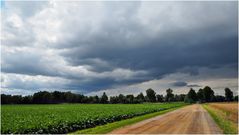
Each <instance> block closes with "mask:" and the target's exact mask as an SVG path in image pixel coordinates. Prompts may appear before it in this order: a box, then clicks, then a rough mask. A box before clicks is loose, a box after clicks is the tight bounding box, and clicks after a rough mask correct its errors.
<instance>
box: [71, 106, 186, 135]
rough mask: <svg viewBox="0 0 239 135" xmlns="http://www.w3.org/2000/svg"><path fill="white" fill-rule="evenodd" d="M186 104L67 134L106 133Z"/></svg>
mask: <svg viewBox="0 0 239 135" xmlns="http://www.w3.org/2000/svg"><path fill="white" fill-rule="evenodd" d="M186 105H187V104H185V105H182V106H178V107H174V108H171V109H167V110H163V111H159V112H154V113H150V114H145V115H142V116H137V117H134V118H130V119H126V120H121V121H117V122H113V123H108V124H105V125H101V126H96V127H93V128H88V129H83V130H78V131H76V132H73V133H69V134H106V133H109V132H111V131H113V130H114V129H117V128H121V127H124V126H127V125H131V124H134V123H137V122H140V121H143V120H145V119H149V118H152V117H155V116H158V115H162V114H165V113H167V112H171V111H173V110H176V109H178V108H181V107H184V106H186Z"/></svg>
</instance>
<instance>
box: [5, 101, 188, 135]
mask: <svg viewBox="0 0 239 135" xmlns="http://www.w3.org/2000/svg"><path fill="white" fill-rule="evenodd" d="M182 105H184V104H183V103H173V104H140V105H139V104H138V105H122V104H121V105H100V104H98V105H82V104H64V105H7V106H2V124H1V133H4V134H11V133H20V134H27V133H32V134H41V133H51V134H53V133H58V134H63V133H69V132H72V131H76V130H80V129H85V128H90V127H95V126H97V125H103V124H106V123H110V122H114V121H120V120H123V119H128V118H132V117H135V116H139V115H144V114H148V113H152V112H157V111H162V110H166V109H169V108H173V107H177V106H182Z"/></svg>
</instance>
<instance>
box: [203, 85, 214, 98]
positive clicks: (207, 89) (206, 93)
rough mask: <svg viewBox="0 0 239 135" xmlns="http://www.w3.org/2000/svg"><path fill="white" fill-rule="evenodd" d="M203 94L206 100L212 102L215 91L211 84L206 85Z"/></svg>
mask: <svg viewBox="0 0 239 135" xmlns="http://www.w3.org/2000/svg"><path fill="white" fill-rule="evenodd" d="M203 95H204V98H205V100H206V102H212V101H213V98H214V91H213V90H212V89H211V88H210V87H209V86H206V87H204V89H203Z"/></svg>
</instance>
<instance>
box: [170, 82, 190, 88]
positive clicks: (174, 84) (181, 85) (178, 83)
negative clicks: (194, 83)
mask: <svg viewBox="0 0 239 135" xmlns="http://www.w3.org/2000/svg"><path fill="white" fill-rule="evenodd" d="M172 85H173V86H178V87H183V86H186V85H187V83H186V82H174V83H172Z"/></svg>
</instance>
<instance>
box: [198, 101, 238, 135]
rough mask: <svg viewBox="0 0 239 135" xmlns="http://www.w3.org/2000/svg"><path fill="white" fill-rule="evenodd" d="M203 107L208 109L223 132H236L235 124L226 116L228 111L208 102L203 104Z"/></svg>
mask: <svg viewBox="0 0 239 135" xmlns="http://www.w3.org/2000/svg"><path fill="white" fill-rule="evenodd" d="M203 107H204V108H205V109H206V110H207V111H208V113H209V114H210V115H211V116H212V118H213V119H214V121H215V122H216V123H217V124H218V126H219V127H220V128H221V129H222V130H223V133H224V134H237V133H238V131H237V130H238V129H237V124H236V123H234V122H232V121H230V120H229V119H228V118H227V116H228V112H225V111H223V110H219V109H217V108H214V107H211V106H210V105H208V104H204V105H203Z"/></svg>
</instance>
